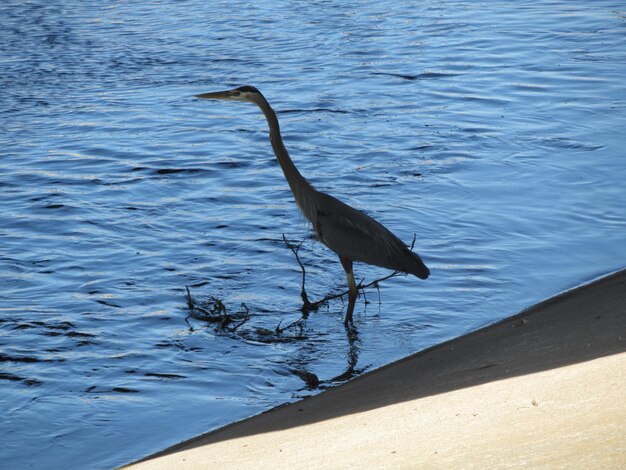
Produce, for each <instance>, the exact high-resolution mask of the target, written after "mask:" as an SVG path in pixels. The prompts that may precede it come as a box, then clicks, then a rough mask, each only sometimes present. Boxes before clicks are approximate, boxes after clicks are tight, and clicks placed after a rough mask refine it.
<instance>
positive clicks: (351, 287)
mask: <svg viewBox="0 0 626 470" xmlns="http://www.w3.org/2000/svg"><path fill="white" fill-rule="evenodd" d="M339 260H340V261H341V265H342V266H343V269H344V270H345V271H346V276H347V278H348V310H347V311H346V318H344V320H343V323H344V324H345V325H348V324H350V323H352V313H353V312H354V304H355V303H356V298H357V295H358V292H359V291H358V290H357V288H356V282H355V281H354V273H353V272H352V260H349V259H345V258H342V257H341V256H340V257H339Z"/></svg>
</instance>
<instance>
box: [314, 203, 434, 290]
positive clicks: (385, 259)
mask: <svg viewBox="0 0 626 470" xmlns="http://www.w3.org/2000/svg"><path fill="white" fill-rule="evenodd" d="M320 195H321V198H320V201H319V205H318V209H317V214H316V221H315V223H314V226H315V231H316V233H317V235H318V237H319V239H320V241H321V242H322V243H324V244H325V245H326V246H328V247H329V248H330V249H331V250H333V251H334V252H335V253H337V254H338V255H339V256H341V257H343V258H346V259H349V260H353V261H362V262H364V263H368V264H373V265H376V266H381V267H383V268H387V269H393V270H394V271H396V270H397V271H402V272H406V273H411V274H414V275H416V276H418V277H420V278H422V279H426V278H427V277H428V275H429V274H430V272H429V270H428V268H427V267H426V265H425V264H424V263H423V261H422V259H421V258H420V257H419V256H418V255H417V254H416V253H413V252H412V251H411V250H409V248H407V246H406V245H405V244H404V243H402V241H401V240H400V239H399V238H398V237H396V236H395V235H394V234H393V233H391V232H390V231H389V230H388V229H387V228H386V227H385V226H384V225H382V224H381V223H380V222H377V221H376V220H374V219H373V218H371V217H370V216H368V215H367V214H364V213H363V212H360V211H358V210H356V209H354V208H353V207H350V206H349V205H347V204H344V203H343V202H341V201H339V200H337V199H335V198H334V197H332V196H329V195H327V194H323V193H320Z"/></svg>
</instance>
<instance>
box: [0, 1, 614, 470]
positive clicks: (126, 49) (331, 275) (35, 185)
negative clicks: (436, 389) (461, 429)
mask: <svg viewBox="0 0 626 470" xmlns="http://www.w3.org/2000/svg"><path fill="white" fill-rule="evenodd" d="M623 10H624V9H623V8H621V7H620V5H619V3H615V2H604V1H596V2H568V3H567V4H563V3H561V2H551V1H540V2H521V3H520V2H516V3H514V4H511V3H510V2H509V3H505V2H488V3H477V2H443V3H442V2H431V1H424V2H418V3H417V4H416V3H415V2H410V3H403V2H391V1H383V2H369V3H367V4H361V5H358V6H355V5H351V4H347V3H345V2H310V3H305V4H303V3H293V2H269V3H268V2H253V3H245V4H244V3H239V2H223V3H219V4H215V3H206V2H199V1H188V2H171V3H170V2H161V3H160V4H158V5H153V4H141V5H140V4H136V3H135V4H133V3H111V2H102V3H100V4H99V5H98V4H94V3H93V2H91V3H89V4H88V5H87V4H84V5H83V4H77V3H76V2H69V1H67V2H63V1H59V2H44V1H40V2H28V3H25V2H8V3H7V2H5V3H3V5H2V6H0V14H1V15H2V19H3V22H2V23H3V25H2V29H1V30H0V51H1V53H0V60H1V61H2V73H1V74H0V84H1V85H2V90H3V91H2V99H1V100H0V112H1V113H2V116H3V119H2V127H1V130H0V144H1V147H0V148H1V150H0V152H1V157H0V195H1V197H2V208H1V210H0V237H1V238H0V240H1V244H0V312H1V316H0V345H1V349H0V384H1V385H2V388H1V389H0V390H1V391H0V404H1V405H2V409H3V419H2V421H1V422H0V431H1V432H2V435H3V436H4V437H3V443H2V446H0V456H1V457H2V462H3V464H2V465H5V466H7V468H25V467H28V468H46V469H49V468H110V467H112V466H115V465H119V464H122V463H125V462H128V461H130V460H132V459H135V458H139V457H141V456H143V455H146V454H147V453H149V452H152V451H156V450H159V449H161V448H163V447H165V446H167V445H170V444H173V443H175V442H178V441H180V440H183V439H185V438H189V437H191V436H193V435H196V434H198V433H201V432H205V431H207V430H209V429H212V428H215V427H218V426H221V425H224V424H227V423H230V422H232V421H235V420H238V419H242V418H245V417H247V416H250V415H252V414H255V413H258V412H260V411H262V410H266V409H268V408H271V407H272V406H275V405H278V404H281V403H285V402H288V401H291V400H294V399H297V398H300V397H304V396H307V395H310V394H312V393H316V392H317V391H318V390H320V389H324V388H327V387H330V386H333V385H335V384H337V383H340V382H341V381H342V380H345V379H347V378H349V377H352V376H354V375H357V374H359V373H362V372H364V371H367V370H371V369H373V368H375V367H378V366H381V365H383V364H385V363H388V362H391V361H393V360H395V359H398V358H400V357H403V356H406V355H408V354H410V353H412V352H415V351H418V350H421V349H423V348H426V347H428V346H431V345H433V344H437V343H439V342H441V341H444V340H446V339H449V338H453V337H456V336H459V335H461V334H463V333H465V332H468V331H471V330H473V329H476V328H478V327H481V326H483V325H486V324H489V323H492V322H494V321H496V320H498V319H501V318H503V317H505V316H508V315H511V314H514V313H516V312H517V311H519V310H520V309H522V308H525V307H527V306H529V305H532V304H533V303H535V302H538V301H540V300H542V299H544V298H546V297H548V296H551V295H554V294H556V293H558V292H560V291H562V290H563V289H566V288H569V287H572V286H574V285H577V284H579V283H582V282H585V281H588V280H590V279H593V278H594V277H596V276H599V275H602V274H604V273H607V272H610V271H613V270H616V269H619V268H621V267H623V266H624V264H625V260H626V243H624V242H625V240H624V233H626V221H625V219H626V217H625V210H624V207H626V196H625V191H624V183H623V181H624V176H625V173H626V172H625V170H626V163H625V159H624V148H626V137H625V134H624V129H626V107H625V99H626V94H625V92H624V85H623V82H624V80H623V77H624V76H626V25H625V13H624V11H623ZM245 83H247V84H253V85H256V86H258V87H259V88H260V89H261V90H262V91H263V92H264V94H265V95H266V96H267V97H268V99H269V100H270V102H271V103H272V104H273V105H274V107H275V108H276V109H277V111H278V116H279V119H280V120H281V124H282V129H283V133H284V138H285V141H286V145H287V146H288V148H289V150H290V151H291V154H292V156H293V158H294V160H295V162H296V164H297V165H298V166H299V168H300V170H301V171H302V173H303V174H304V175H305V176H307V178H309V179H310V181H311V182H312V183H313V184H314V185H316V186H317V187H318V188H319V189H322V190H327V191H329V192H331V193H332V194H334V195H335V196H337V197H339V198H341V199H343V200H345V201H347V202H350V203H351V204H353V205H354V206H356V207H358V208H361V209H364V210H366V211H367V213H369V214H370V215H372V216H374V217H376V218H378V219H379V220H380V221H381V222H383V223H385V224H386V225H387V226H388V227H389V228H391V229H392V230H393V231H394V232H395V233H396V234H397V235H398V236H399V237H400V238H402V239H403V240H405V241H406V242H407V243H410V242H411V240H412V239H413V236H414V235H415V249H416V251H418V252H419V253H420V254H421V255H422V256H423V258H424V260H425V261H426V263H427V264H428V265H429V267H430V268H431V271H432V276H431V278H430V279H428V280H427V281H425V282H422V281H419V280H417V279H416V278H414V277H396V278H393V279H389V280H387V281H384V282H382V283H380V286H379V289H376V288H374V287H371V288H368V289H367V290H366V291H365V295H364V296H362V297H361V298H360V299H359V302H358V304H357V308H356V312H355V320H356V332H355V333H353V334H350V335H347V334H346V331H345V330H344V328H343V325H342V317H343V314H344V310H345V304H344V301H342V300H341V299H338V300H333V301H331V302H329V303H328V304H326V305H324V306H322V307H321V308H320V309H319V310H317V311H314V312H311V313H310V315H309V317H308V319H307V320H306V321H304V322H298V319H299V318H300V316H301V312H300V307H301V305H302V302H301V299H300V282H301V271H300V268H299V266H298V264H297V262H296V260H295V258H294V256H293V253H292V252H291V251H290V250H289V249H288V247H287V246H286V245H285V243H284V241H283V238H282V236H283V234H284V235H285V236H286V237H287V238H288V239H289V240H294V241H302V240H304V244H303V245H302V247H301V248H300V251H299V256H300V258H301V260H302V262H303V263H304V265H305V267H306V273H307V285H306V288H307V292H308V294H309V296H310V297H311V299H312V300H315V299H319V298H322V297H324V296H325V295H327V294H329V293H335V292H338V291H340V290H341V289H343V288H344V283H345V277H344V274H343V271H342V268H341V266H340V264H339V263H338V261H337V259H336V256H335V255H334V254H332V253H331V252H329V251H328V250H327V249H326V248H324V247H322V246H321V245H319V244H318V243H317V242H315V241H314V240H312V239H311V237H310V233H309V230H308V228H307V226H306V223H305V222H304V220H303V219H302V217H301V216H299V214H298V212H297V209H296V208H295V205H294V203H293V201H292V197H291V194H290V193H289V191H288V187H287V184H286V183H285V181H284V178H283V176H282V174H281V171H280V168H279V167H278V165H277V163H276V161H275V158H274V156H273V155H272V153H271V148H270V145H269V142H268V139H267V131H266V124H265V121H264V120H263V117H262V115H261V114H260V113H259V111H258V110H257V109H255V108H254V107H253V106H246V105H243V104H239V103H212V102H206V101H204V102H201V101H199V100H194V99H193V98H192V96H193V95H194V94H196V93H200V92H206V91H211V90H215V89H223V88H226V87H230V86H236V85H241V84H245ZM386 274H388V273H387V272H385V271H384V270H381V269H378V268H373V267H369V266H363V265H358V264H357V265H356V276H357V278H358V279H359V280H361V279H363V280H364V282H370V281H372V280H374V279H377V278H380V277H382V276H385V275H386ZM186 286H189V287H190V291H191V295H192V297H193V299H194V301H195V302H196V303H197V304H198V305H200V306H202V305H204V306H205V307H207V308H211V306H212V305H213V306H214V305H215V304H214V303H213V304H211V301H210V299H211V298H212V297H213V298H215V299H219V301H220V302H221V303H222V304H223V306H224V308H225V309H226V312H228V314H229V315H233V318H234V319H235V322H234V323H229V324H224V325H221V327H220V324H219V323H217V324H216V322H210V323H209V322H206V321H203V320H201V319H198V318H197V316H196V318H194V317H188V314H189V311H188V309H187V297H186V295H187V294H186V290H185V287H186ZM242 313H245V314H246V316H245V317H244V316H237V315H238V314H242ZM244 319H245V322H243V323H241V325H239V326H238V322H240V321H242V320H244ZM293 322H296V323H295V325H294V327H293V328H287V329H285V330H283V331H282V332H281V333H280V334H277V333H276V329H277V327H278V328H279V331H280V330H281V329H282V328H284V327H285V326H286V325H289V324H291V323H293ZM313 377H315V378H316V379H317V380H318V382H319V383H316V382H315V380H313V379H312V378H313Z"/></svg>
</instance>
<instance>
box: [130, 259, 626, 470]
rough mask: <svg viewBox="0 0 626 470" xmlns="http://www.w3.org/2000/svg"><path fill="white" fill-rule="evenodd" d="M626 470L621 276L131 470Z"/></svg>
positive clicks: (624, 279) (624, 291) (624, 281)
mask: <svg viewBox="0 0 626 470" xmlns="http://www.w3.org/2000/svg"><path fill="white" fill-rule="evenodd" d="M521 467H524V468H533V469H535V468H568V469H570V468H602V469H611V468H615V469H617V468H626V270H624V271H621V272H619V273H616V274H614V275H611V276H608V277H606V278H603V279H601V280H599V281H596V282H594V283H592V284H590V285H587V286H583V287H581V288H578V289H575V290H573V291H570V292H567V293H565V294H563V295H561V296H558V297H555V298H553V299H550V300H548V301H546V302H543V303H541V304H539V305H537V306H535V307H533V308H531V309H529V310H527V311H524V312H522V313H521V314H519V315H516V316H515V317H512V318H510V319H507V320H505V321H503V322H500V323H498V324H496V325H492V326H489V327H487V328H484V329H481V330H479V331H476V332H474V333H471V334H469V335H466V336H463V337H461V338H458V339H455V340H453V341H450V342H447V343H444V344H442V345H439V346H436V347H434V348H431V349H428V350H426V351H422V352H420V353H418V354H415V355H413V356H410V357H408V358H406V359H403V360H401V361H399V362H396V363H394V364H391V365H389V366H386V367H383V368H381V369H378V370H376V371H373V372H371V373H368V374H364V375H362V376H360V377H358V378H356V379H355V380H352V381H350V382H348V383H346V384H344V385H341V386H339V387H336V388H334V389H331V390H328V391H326V392H324V393H322V394H320V395H317V396H314V397H311V398H307V399H305V400H303V401H300V402H297V403H293V404H291V405H287V406H283V407H279V408H276V409H274V410H271V411H269V412H267V413H263V414H261V415H258V416H255V417H253V418H250V419H247V420H245V421H242V422H239V423H235V424H233V425H230V426H227V427H225V428H222V429H219V430H217V431H214V432H211V433H208V434H206V435H203V436H200V437H197V438H195V439H192V440H190V441H187V442H184V443H181V444H179V445H177V446H174V447H172V448H170V449H167V450H165V451H163V452H160V453H158V454H155V455H154V456H151V457H148V458H146V459H145V460H144V461H142V462H140V463H136V464H134V465H132V466H130V467H129V468H133V469H136V470H148V469H187V468H188V469H213V468H215V469H218V468H219V469H227V468H251V469H252V468H254V469H256V468H272V469H281V468H285V469H293V468H307V469H308V468H394V469H395V468H446V469H449V468H521Z"/></svg>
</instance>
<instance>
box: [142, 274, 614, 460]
mask: <svg viewBox="0 0 626 470" xmlns="http://www.w3.org/2000/svg"><path fill="white" fill-rule="evenodd" d="M347 333H348V337H349V344H350V347H351V348H353V354H354V357H355V358H356V357H357V356H358V347H357V342H358V335H357V332H356V330H353V331H352V332H351V331H350V330H348V331H347ZM351 335H352V336H351ZM624 351H626V270H622V271H620V272H618V273H615V274H612V275H610V276H607V277H605V278H602V279H600V280H598V281H595V282H593V283H591V284H588V285H585V286H582V287H579V288H577V289H574V290H572V291H568V292H566V293H564V294H561V295H559V296H557V297H554V298H552V299H549V300H547V301H545V302H542V303H540V304H538V305H536V306H534V307H532V308H530V309H528V310H526V311H524V312H522V313H520V314H518V315H516V316H514V317H511V318H508V319H506V320H504V321H501V322H499V323H497V324H495V325H491V326H488V327H486V328H483V329H481V330H478V331H475V332H473V333H470V334H468V335H465V336H463V337H461V338H457V339H455V340H452V341H449V342H446V343H443V344H441V345H438V346H435V347H432V348H430V349H427V350H425V351H421V352H419V353H417V354H415V355H413V356H410V357H408V358H406V359H403V360H401V361H398V362H396V363H394V364H391V365H389V366H386V367H383V368H381V369H379V370H376V371H374V372H372V373H369V374H364V375H361V376H358V377H357V378H355V379H354V380H351V381H349V382H347V383H345V384H343V385H341V386H339V387H336V388H333V389H330V390H328V391H326V392H324V393H321V394H319V395H316V396H313V397H309V398H307V399H304V400H302V401H299V402H297V403H294V404H291V405H285V406H282V407H278V408H275V409H273V410H271V412H266V413H262V414H260V415H257V416H254V417H252V418H250V419H247V420H245V421H242V422H239V423H234V424H232V425H229V426H226V427H224V428H221V429H219V430H217V431H214V432H211V433H208V434H205V435H203V436H199V437H197V438H194V439H191V440H189V441H187V442H183V443H181V444H178V445H176V446H173V447H171V448H169V449H166V450H164V451H162V452H159V453H158V454H155V455H153V456H151V457H150V458H153V457H157V456H160V455H165V454H171V453H175V452H178V451H181V450H186V449H192V448H194V447H197V446H202V445H207V444H211V443H216V442H220V441H224V440H229V439H235V438H240V437H245V436H252V435H255V434H259V433H267V432H272V431H278V430H284V429H289V428H292V427H296V426H302V425H306V424H311V423H315V422H320V421H324V420H328V419H332V418H337V417H340V416H346V415H350V414H354V413H360V412H364V411H368V410H372V409H376V408H380V407H384V406H389V405H393V404H395V403H402V402H405V401H409V400H415V399H418V398H423V397H427V396H431V395H436V394H441V393H445V392H450V391H453V390H459V389H463V388H467V387H472V386H476V385H480V384H484V383H488V382H492V381H496V380H502V379H506V378H510V377H516V376H523V375H527V374H532V373H536V372H540V371H545V370H549V369H555V368H559V367H563V366H567V365H571V364H577V363H581V362H585V361H589V360H592V359H596V358H600V357H604V356H609V355H613V354H617V353H621V352H624ZM355 364H356V362H355V363H354V364H350V363H349V364H348V369H347V371H346V374H348V375H349V374H351V373H353V372H354V370H353V369H354V365H355ZM351 369H352V370H351ZM391 392H393V393H391ZM485 399H486V400H487V401H488V397H485ZM146 460H147V459H146Z"/></svg>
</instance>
